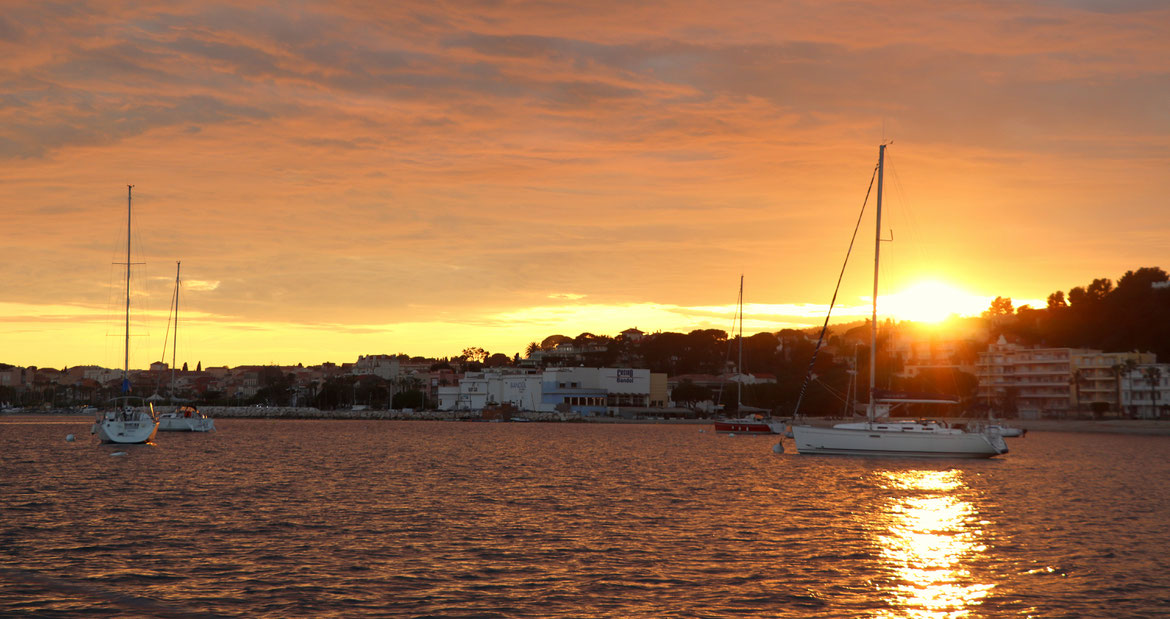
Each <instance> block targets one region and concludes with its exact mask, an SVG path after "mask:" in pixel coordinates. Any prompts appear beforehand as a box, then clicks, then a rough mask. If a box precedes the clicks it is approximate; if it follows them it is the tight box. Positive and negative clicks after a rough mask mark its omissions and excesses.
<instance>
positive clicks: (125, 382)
mask: <svg viewBox="0 0 1170 619" xmlns="http://www.w3.org/2000/svg"><path fill="white" fill-rule="evenodd" d="M133 189H134V185H126V343H125V349H124V350H125V352H124V356H123V359H122V394H123V395H125V394H127V393H130V379H129V375H130V197H131V192H132V190H133Z"/></svg>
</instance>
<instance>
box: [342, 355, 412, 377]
mask: <svg viewBox="0 0 1170 619" xmlns="http://www.w3.org/2000/svg"><path fill="white" fill-rule="evenodd" d="M352 373H353V374H354V375H355V376H377V377H378V378H383V379H386V380H394V379H396V378H398V375H399V373H400V369H399V361H398V357H395V356H393V355H361V356H359V357H358V360H357V363H355V364H353V370H352Z"/></svg>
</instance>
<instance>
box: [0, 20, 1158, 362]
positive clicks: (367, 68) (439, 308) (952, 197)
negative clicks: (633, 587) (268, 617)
mask: <svg viewBox="0 0 1170 619" xmlns="http://www.w3.org/2000/svg"><path fill="white" fill-rule="evenodd" d="M1167 41H1170V9H1167V8H1165V7H1163V6H1162V5H1160V4H1157V3H1149V2H1113V3H1098V2H1092V1H1069V2H1033V3H1019V4H1015V5H1011V6H1004V5H1001V4H998V3H980V2H971V3H964V4H962V5H952V6H948V7H946V8H945V9H944V8H940V7H938V6H934V5H916V4H911V5H902V6H900V7H896V8H891V7H888V6H886V4H885V3H868V2H860V3H857V2H851V3H815V4H808V5H805V4H802V3H786V4H785V5H783V6H777V5H775V4H774V3H739V4H736V5H735V6H727V5H726V4H725V3H722V4H716V3H707V2H668V3H662V4H657V5H654V6H652V7H651V6H627V5H618V6H613V7H602V6H598V5H590V6H580V5H573V4H569V3H557V2H551V3H533V4H529V3H519V4H498V5H496V4H466V5H458V6H447V5H432V4H428V3H396V4H395V5H394V6H386V7H376V6H375V7H371V6H364V5H355V4H345V3H331V4H324V3H312V2H310V3H304V4H299V5H297V8H296V9H295V10H289V9H287V7H286V5H284V4H281V3H258V4H254V5H250V6H249V7H236V6H231V5H226V4H219V3H190V4H186V3H171V4H168V5H166V6H158V7H155V6H147V5H142V6H138V5H121V6H117V7H101V6H97V7H95V6H71V7H65V6H62V5H45V4H43V3H31V2H29V3H21V2H17V3H11V5H9V6H6V12H5V14H4V15H3V16H0V49H2V50H3V52H4V54H3V56H2V57H3V58H4V60H0V118H2V119H3V122H0V158H2V159H3V160H4V162H5V165H4V166H3V167H2V168H0V179H3V182H4V184H5V187H6V191H5V192H3V195H2V196H0V226H2V227H3V229H4V230H5V233H4V238H5V242H4V243H3V244H2V245H0V278H2V280H3V281H4V282H5V286H4V288H3V291H4V292H3V294H0V362H6V363H13V364H19V365H28V366H32V365H35V366H41V367H64V366H74V365H89V364H94V365H103V366H108V367H120V366H121V355H122V348H121V346H122V340H121V338H122V324H121V311H122V307H121V305H120V303H119V302H118V297H119V294H120V290H121V287H120V285H119V278H120V277H121V276H122V275H121V273H120V267H118V266H116V265H115V264H114V263H117V262H124V261H125V259H124V256H123V255H121V254H120V253H119V252H124V250H125V249H124V248H125V234H126V230H125V209H126V185H134V186H135V188H134V209H135V215H134V239H133V241H134V254H135V257H134V259H133V262H143V263H145V264H144V265H139V266H136V267H135V269H136V270H135V272H134V273H133V281H132V286H131V292H132V296H133V303H132V321H133V322H132V325H131V335H132V338H131V339H132V355H133V356H132V358H131V362H130V365H131V366H132V367H146V366H148V365H149V364H150V363H151V362H153V361H158V360H160V359H162V360H169V356H165V357H164V354H165V353H164V352H163V342H164V340H167V339H168V338H169V337H170V335H169V334H170V329H169V328H168V327H167V324H168V319H167V317H168V300H169V299H170V297H171V294H172V287H173V282H174V269H175V262H176V261H182V265H183V266H182V269H183V271H182V272H183V280H184V287H183V292H182V297H181V298H182V305H181V308H180V311H181V315H180V331H179V339H178V346H179V357H180V358H182V359H185V360H188V361H189V362H191V363H192V364H193V363H194V360H197V359H202V360H203V361H204V364H205V365H206V364H207V363H214V364H216V365H232V366H234V365H245V364H257V365H262V364H271V363H277V364H295V363H305V364H316V363H321V362H325V361H336V360H340V359H354V358H356V357H357V356H359V355H362V354H370V353H386V354H394V353H398V352H402V353H406V354H410V355H419V356H427V357H450V356H453V355H457V354H459V352H460V351H461V350H463V349H464V348H468V347H482V348H484V349H486V350H489V351H490V352H493V353H496V352H499V353H504V354H507V355H509V356H511V355H513V354H515V353H520V354H521V355H522V354H523V352H524V349H525V347H526V346H527V344H528V343H529V342H531V341H533V340H534V339H536V338H538V337H540V334H545V335H548V334H553V333H563V334H564V335H568V336H570V337H572V336H576V335H577V334H579V333H582V332H591V333H596V334H599V335H611V336H612V335H616V334H617V333H618V332H620V331H621V330H623V329H626V328H630V327H637V328H640V329H642V330H644V331H647V332H654V331H677V332H687V331H691V330H694V329H708V328H712V329H722V330H724V331H732V316H733V313H734V312H735V307H736V298H737V287H738V280H739V277H740V275H741V274H742V275H743V276H744V278H745V293H744V314H745V324H744V331H745V333H749V332H750V333H756V332H760V331H778V330H780V329H784V328H806V327H812V326H816V325H819V324H820V322H821V321H822V320H823V318H824V312H825V309H826V308H827V305H828V302H829V299H830V298H831V296H832V294H833V285H834V283H835V281H836V278H837V275H838V270H839V269H840V268H841V263H842V261H843V260H844V257H845V252H846V249H847V247H848V245H849V240H850V234H851V232H852V229H853V226H854V224H855V222H856V220H857V214H858V210H859V208H860V207H861V205H862V202H863V200H864V198H865V195H866V192H867V187H868V183H869V182H870V176H871V174H872V170H873V165H874V163H875V160H876V154H877V152H876V151H877V144H879V143H881V142H889V141H891V140H892V141H893V145H892V146H891V147H890V148H889V152H888V154H889V156H890V159H889V160H888V161H887V165H888V166H889V169H888V170H887V172H888V176H887V178H886V183H887V186H886V198H887V203H886V204H885V205H884V206H885V207H886V208H888V209H889V211H888V213H884V215H883V221H884V222H885V221H888V223H887V224H883V226H882V227H883V230H889V229H892V230H893V239H894V242H893V243H889V244H883V245H882V252H883V261H882V264H883V267H882V268H883V272H882V289H881V291H880V298H881V299H882V301H881V302H882V304H883V305H882V311H883V317H890V318H894V319H920V320H938V319H940V318H942V317H945V316H946V315H948V314H950V313H956V314H960V315H968V316H970V315H977V314H978V313H979V312H980V311H982V310H984V309H987V307H988V304H989V303H990V301H991V300H992V299H994V298H995V297H998V296H1003V297H1010V298H1012V299H1013V300H1014V301H1015V303H1016V305H1017V306H1018V305H1021V304H1033V305H1036V304H1040V305H1042V304H1043V302H1044V299H1045V297H1046V296H1047V295H1048V294H1050V293H1052V292H1054V291H1057V290H1064V291H1067V290H1069V289H1071V288H1073V287H1074V286H1081V285H1084V284H1086V283H1087V282H1089V281H1091V280H1093V279H1094V278H1111V279H1114V280H1116V279H1117V278H1119V277H1121V276H1122V274H1124V273H1125V272H1126V271H1128V270H1130V269H1134V268H1139V267H1144V266H1155V265H1160V264H1161V265H1162V266H1165V265H1164V264H1163V263H1164V258H1165V247H1168V246H1170V221H1168V220H1167V218H1166V217H1165V216H1164V213H1163V210H1164V209H1163V204H1164V202H1165V195H1166V194H1167V190H1168V189H1170V178H1168V177H1167V175H1166V174H1165V170H1166V169H1167V164H1168V163H1170V161H1168V160H1170V123H1168V122H1167V121H1168V118H1167V115H1166V113H1165V110H1164V109H1163V108H1164V106H1163V105H1162V104H1161V102H1162V101H1164V100H1165V95H1166V93H1167V91H1170V79H1168V78H1167V75H1170V70H1168V68H1170V67H1167V65H1168V64H1170V43H1167ZM887 215H888V217H889V219H888V220H887V219H886V216H887ZM864 229H866V228H865V227H864V226H863V230H864ZM883 234H884V235H886V236H889V234H890V233H889V232H883ZM872 252H873V237H872V232H870V233H869V234H866V233H864V232H863V233H862V234H861V235H860V236H859V239H858V242H857V246H856V247H855V248H854V250H853V257H852V259H851V260H852V262H851V266H850V271H849V272H848V273H847V274H846V278H845V281H844V287H843V289H842V293H841V296H840V297H839V299H838V304H839V305H838V308H837V309H835V310H834V315H835V316H836V317H838V319H839V320H843V321H850V320H860V319H863V318H864V317H865V316H868V314H869V295H870V294H871V291H870V290H869V289H868V287H869V286H870V281H871V280H870V274H871V273H872V268H873V267H872ZM867 270H868V271H870V274H867V273H866V271H867Z"/></svg>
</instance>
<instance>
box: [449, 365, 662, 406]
mask: <svg viewBox="0 0 1170 619" xmlns="http://www.w3.org/2000/svg"><path fill="white" fill-rule="evenodd" d="M655 379H658V380H655ZM665 387H666V381H665V376H664V375H660V374H655V375H651V373H650V370H645V369H634V368H582V367H566V368H549V369H547V370H544V371H542V372H533V371H525V370H516V369H496V370H485V371H483V372H468V373H467V374H465V375H464V376H463V378H461V379H460V380H459V381H458V384H456V385H448V386H441V387H439V388H438V394H437V396H438V400H439V409H440V410H481V409H483V408H485V407H488V406H492V405H499V404H510V405H512V406H515V407H516V408H517V409H519V410H524V411H541V412H554V411H564V412H576V413H579V414H584V415H602V414H607V413H610V412H613V411H614V409H617V408H620V407H639V408H645V407H651V406H659V407H661V406H663V405H664V404H665V401H666V393H665V392H666V389H665ZM659 392H661V393H659Z"/></svg>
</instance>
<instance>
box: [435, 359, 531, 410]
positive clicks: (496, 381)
mask: <svg viewBox="0 0 1170 619" xmlns="http://www.w3.org/2000/svg"><path fill="white" fill-rule="evenodd" d="M541 380H542V375H541V374H540V373H539V372H529V371H516V370H503V369H500V370H485V371H483V372H468V373H466V374H464V375H463V377H462V378H460V379H459V380H458V382H457V384H454V385H443V386H439V387H438V388H437V397H438V400H439V405H438V406H439V410H448V411H450V410H482V409H484V408H486V407H488V406H493V405H499V404H510V405H512V406H515V407H516V408H517V409H519V410H523V411H535V410H540V409H539V405H540V387H541Z"/></svg>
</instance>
